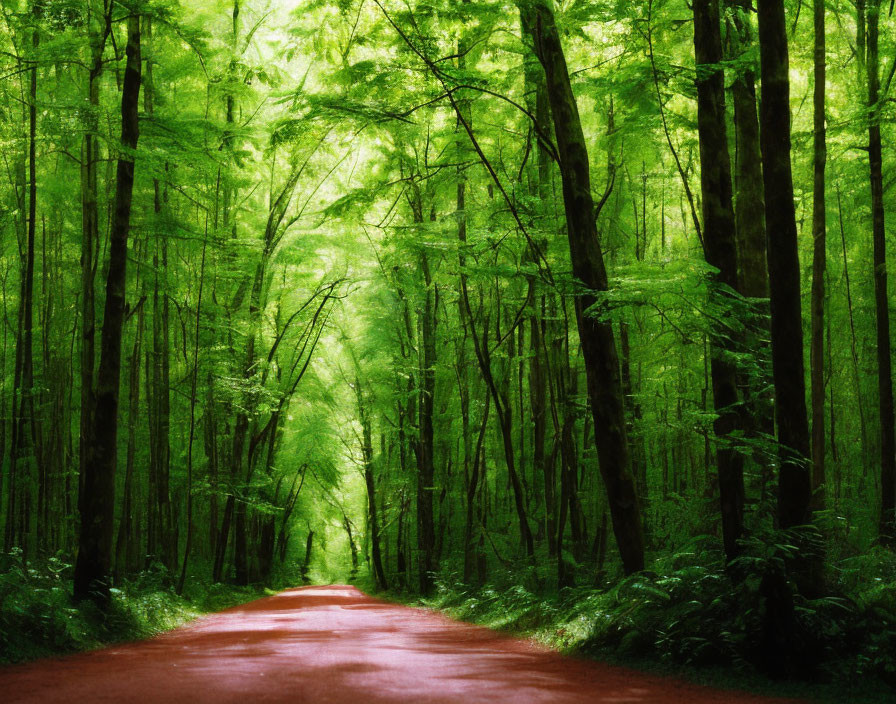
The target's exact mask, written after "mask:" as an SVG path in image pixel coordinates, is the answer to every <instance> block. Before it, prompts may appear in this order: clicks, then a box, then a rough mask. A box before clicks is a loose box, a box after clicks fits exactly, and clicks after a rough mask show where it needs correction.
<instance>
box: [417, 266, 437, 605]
mask: <svg viewBox="0 0 896 704" xmlns="http://www.w3.org/2000/svg"><path fill="white" fill-rule="evenodd" d="M420 268H421V272H422V274H423V285H424V288H425V291H424V294H423V310H422V312H421V316H420V348H421V350H420V352H421V356H420V403H419V405H418V406H417V408H418V413H419V433H420V437H419V439H418V442H417V548H418V549H419V550H420V565H419V568H420V574H419V583H420V592H421V593H422V594H429V592H430V591H432V586H433V582H432V578H433V572H434V571H435V569H436V564H435V540H436V536H435V524H434V514H433V492H434V491H435V462H434V457H433V453H434V442H433V409H434V405H435V387H436V370H435V363H436V338H435V334H436V303H435V301H434V299H437V295H436V293H435V288H434V284H433V281H432V275H431V273H430V268H429V259H428V257H427V256H426V252H425V251H424V252H421V253H420Z"/></svg>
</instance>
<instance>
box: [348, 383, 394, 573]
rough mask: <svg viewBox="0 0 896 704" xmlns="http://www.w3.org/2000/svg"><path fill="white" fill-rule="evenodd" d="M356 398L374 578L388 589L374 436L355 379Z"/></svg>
mask: <svg viewBox="0 0 896 704" xmlns="http://www.w3.org/2000/svg"><path fill="white" fill-rule="evenodd" d="M355 397H356V399H357V402H358V418H359V420H360V421H361V432H362V434H363V435H362V438H361V456H362V458H363V462H364V485H365V487H366V488H367V524H368V529H369V531H370V536H369V537H370V552H371V554H372V558H373V578H374V580H375V581H376V586H377V588H378V589H388V588H389V585H388V581H387V579H386V570H385V569H383V557H382V553H381V552H380V523H379V513H378V510H377V509H378V507H377V504H376V476H375V475H374V467H373V436H372V431H371V428H370V417H369V416H368V413H367V406H366V405H365V401H364V391H363V389H362V387H361V380H360V379H358V378H356V379H355Z"/></svg>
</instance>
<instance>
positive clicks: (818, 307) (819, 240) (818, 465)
mask: <svg viewBox="0 0 896 704" xmlns="http://www.w3.org/2000/svg"><path fill="white" fill-rule="evenodd" d="M812 15H813V24H814V28H815V47H814V51H813V56H814V73H815V87H814V93H813V101H812V103H813V113H814V117H813V131H814V137H813V144H814V154H813V160H812V165H813V177H812V242H813V247H812V299H811V321H812V328H811V340H810V343H809V366H810V370H811V371H810V379H811V394H812V508H813V509H814V510H816V511H819V510H822V509H823V508H824V507H825V493H826V491H825V468H824V459H825V457H824V453H825V436H824V400H825V388H824V381H825V380H824V279H825V269H826V268H827V219H826V216H825V197H824V169H825V162H826V161H827V145H826V142H825V124H824V117H825V116H824V108H825V56H824V52H825V36H824V0H813V11H812ZM832 430H833V429H832Z"/></svg>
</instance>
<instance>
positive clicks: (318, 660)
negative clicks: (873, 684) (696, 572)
mask: <svg viewBox="0 0 896 704" xmlns="http://www.w3.org/2000/svg"><path fill="white" fill-rule="evenodd" d="M0 699H2V700H3V701H4V702H7V703H8V704H12V702H40V703H41V704H49V703H51V702H64V703H65V704H77V703H79V702H91V704H93V703H96V702H116V703H120V702H135V703H136V702H140V703H141V704H151V703H155V702H165V703H177V702H183V703H185V704H186V703H187V702H189V703H190V704H206V703H208V704H211V703H212V702H214V703H215V704H221V703H223V702H234V703H236V702H239V703H241V704H243V703H248V704H268V703H281V702H282V703H283V704H287V703H288V704H323V703H326V704H387V703H389V704H395V703H407V704H448V703H449V702H450V703H452V704H469V703H472V702H488V703H489V704H502V703H504V702H512V703H513V704H532V703H536V702H551V703H555V704H573V703H575V704H584V703H585V702H590V703H599V704H604V703H606V704H609V703H611V702H612V703H613V704H622V703H639V702H659V703H663V704H678V703H681V704H684V703H685V702H688V703H689V704H709V703H710V702H718V703H720V704H721V703H722V702H725V703H727V704H746V703H747V702H763V701H764V702H770V701H772V700H769V699H763V698H761V697H757V696H752V695H748V694H740V693H734V692H723V691H718V690H712V689H708V688H703V687H698V686H696V685H691V684H685V683H683V682H679V681H676V680H670V679H665V678H662V677H658V676H653V675H646V674H642V673H639V672H635V671H633V670H627V669H625V668H620V667H614V666H610V665H605V664H601V663H596V662H589V661H585V660H579V659H576V658H571V657H566V656H562V655H559V654H557V653H554V652H551V651H549V650H547V649H545V648H542V647H539V646H537V645H535V644H533V643H531V642H529V641H526V640H520V639H516V638H510V637H507V636H504V635H502V634H499V633H496V632H494V631H491V630H489V629H486V628H481V627H478V626H471V625H469V624H466V623H460V622H457V621H452V620H450V619H448V618H446V617H444V616H440V615H439V614H435V613H431V612H428V611H425V610H422V609H414V608H409V607H405V606H398V605H395V604H390V603H387V602H384V601H380V600H377V599H374V598H371V597H369V596H367V595H366V594H364V593H362V592H360V591H358V590H357V589H355V588H354V587H348V586H327V587H305V588H299V589H291V590H288V591H285V592H283V593H281V594H278V595H277V596H273V597H268V598H265V599H259V600H258V601H254V602H251V603H249V604H245V605H243V606H239V607H236V608H233V609H229V610H227V611H223V612H221V613H218V614H213V615H210V616H207V617H204V618H201V619H199V620H198V621H196V622H194V623H193V624H191V625H188V626H186V627H183V628H179V629H177V630H174V631H171V632H169V633H166V634H163V635H161V636H158V637H156V638H152V639H151V640H147V641H142V642H138V643H130V644H126V645H120V646H115V647H110V648H104V649H102V650H97V651H93V652H89V653H81V654H78V655H73V656H69V657H64V658H56V659H51V660H42V661H38V662H33V663H29V664H25V665H16V666H12V667H7V668H3V669H0ZM778 701H782V700H778Z"/></svg>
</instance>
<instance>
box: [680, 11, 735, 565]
mask: <svg viewBox="0 0 896 704" xmlns="http://www.w3.org/2000/svg"><path fill="white" fill-rule="evenodd" d="M693 9H694V54H695V57H696V61H697V130H698V132H699V135H700V165H701V166H700V187H701V192H702V195H703V204H702V205H703V233H704V235H703V242H704V250H705V252H706V261H707V262H708V263H709V264H711V265H712V266H714V267H715V268H716V269H718V274H716V275H715V276H714V277H713V279H714V280H713V281H712V282H711V284H710V295H711V296H712V297H713V298H714V299H715V300H716V303H717V304H718V305H720V306H722V307H729V308H730V307H731V306H732V305H733V304H734V303H735V301H734V299H733V298H732V296H731V294H732V292H736V291H737V288H738V281H737V236H736V231H735V222H734V208H733V205H732V194H731V164H730V161H729V157H728V136H727V129H726V124H725V76H724V73H723V71H722V69H721V68H720V63H721V61H722V37H721V28H720V24H719V21H720V19H719V0H694V3H693ZM734 339H735V332H734V330H732V329H731V328H730V327H729V326H728V325H726V324H724V323H721V324H717V325H716V329H714V330H713V334H712V337H711V340H710V376H711V378H712V396H713V404H714V406H715V411H716V416H717V417H716V420H715V422H714V423H713V429H714V431H715V435H716V443H717V444H716V463H717V465H718V466H717V469H718V474H719V501H720V504H721V513H722V538H723V541H724V544H725V555H726V556H727V558H728V559H729V560H733V559H734V558H735V557H737V554H738V551H739V549H738V544H737V541H738V540H739V539H740V537H741V535H742V534H743V525H744V475H743V455H742V454H741V453H740V451H739V450H738V449H737V448H736V447H734V446H733V442H734V439H733V437H732V435H733V433H735V431H737V430H739V428H740V423H739V419H740V413H739V408H738V406H737V402H738V397H737V367H736V365H735V363H734V361H733V359H734V354H735V353H736V349H735V345H734V342H733V340H734Z"/></svg>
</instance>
